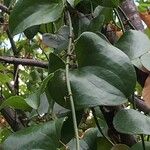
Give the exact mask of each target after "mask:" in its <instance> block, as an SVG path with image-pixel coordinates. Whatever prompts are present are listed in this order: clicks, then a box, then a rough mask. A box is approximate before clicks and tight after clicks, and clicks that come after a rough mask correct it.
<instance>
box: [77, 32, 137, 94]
mask: <svg viewBox="0 0 150 150" xmlns="http://www.w3.org/2000/svg"><path fill="white" fill-rule="evenodd" d="M75 51H76V55H77V60H78V65H79V67H85V66H98V67H102V68H104V69H106V70H108V71H109V72H112V73H114V74H115V75H116V82H122V84H124V86H122V87H120V88H121V89H122V90H123V89H124V94H125V93H126V94H125V95H127V96H129V95H130V94H131V92H133V89H134V87H135V80H136V78H135V71H134V68H133V66H132V64H131V62H130V60H129V58H128V57H127V56H126V55H125V54H124V53H123V52H122V51H121V50H119V49H118V48H116V47H114V46H113V45H111V44H110V43H108V42H107V41H106V40H104V39H103V38H101V37H99V36H98V35H97V34H94V33H92V32H84V33H83V34H82V35H81V36H80V38H79V39H78V41H77V44H76V48H75ZM108 74H109V73H108ZM110 76H111V75H110ZM117 79H118V80H121V81H118V80H117ZM131 81H133V82H131ZM114 82H115V81H114ZM127 83H128V84H127ZM118 88H119V87H118ZM120 88H119V89H120ZM125 91H126V92H125Z"/></svg>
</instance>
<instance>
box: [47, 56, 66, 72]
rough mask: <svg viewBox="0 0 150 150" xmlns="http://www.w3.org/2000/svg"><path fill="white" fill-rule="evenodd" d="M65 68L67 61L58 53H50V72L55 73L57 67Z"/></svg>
mask: <svg viewBox="0 0 150 150" xmlns="http://www.w3.org/2000/svg"><path fill="white" fill-rule="evenodd" d="M60 68H62V69H63V68H65V63H64V62H63V60H62V59H61V58H59V57H58V56H57V55H55V54H53V53H50V55H49V65H48V70H49V71H48V72H49V73H53V72H55V71H56V70H57V69H60Z"/></svg>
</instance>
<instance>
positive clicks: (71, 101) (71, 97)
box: [66, 11, 80, 150]
mask: <svg viewBox="0 0 150 150" xmlns="http://www.w3.org/2000/svg"><path fill="white" fill-rule="evenodd" d="M67 15H68V21H69V44H68V50H67V58H66V82H67V89H68V96H69V99H70V104H71V110H72V118H73V125H74V132H75V138H76V150H80V144H79V135H78V127H77V119H76V112H75V106H74V101H73V96H72V91H71V84H70V80H69V63H70V54H71V49H72V37H73V33H72V21H71V16H70V13H69V11H67Z"/></svg>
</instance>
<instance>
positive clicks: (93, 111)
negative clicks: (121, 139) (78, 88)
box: [91, 108, 115, 146]
mask: <svg viewBox="0 0 150 150" xmlns="http://www.w3.org/2000/svg"><path fill="white" fill-rule="evenodd" d="M91 110H92V114H93V117H94V120H95V123H96V125H97V128H98V130H99V132H100V133H101V134H102V136H103V137H104V138H105V139H106V140H107V141H109V142H110V143H111V144H112V145H113V146H114V145H115V144H114V143H113V142H112V141H111V140H110V139H109V138H108V137H106V136H105V135H104V133H103V131H102V129H101V127H100V125H99V123H98V120H97V117H96V113H95V109H94V108H91Z"/></svg>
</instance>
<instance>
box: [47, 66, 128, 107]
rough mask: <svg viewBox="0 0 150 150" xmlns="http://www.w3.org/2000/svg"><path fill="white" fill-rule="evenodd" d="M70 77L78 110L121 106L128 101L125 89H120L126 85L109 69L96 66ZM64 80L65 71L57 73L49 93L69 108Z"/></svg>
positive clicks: (86, 68)
mask: <svg viewBox="0 0 150 150" xmlns="http://www.w3.org/2000/svg"><path fill="white" fill-rule="evenodd" d="M69 76H70V82H71V87H72V92H73V98H74V103H75V106H76V108H78V109H82V108H87V107H94V106H97V105H120V104H123V103H125V102H126V101H127V98H126V96H125V94H124V93H123V92H124V91H123V90H124V89H121V88H120V87H122V88H124V86H125V85H123V83H122V81H121V80H118V79H117V78H118V77H117V76H116V75H115V74H114V73H112V72H110V71H108V70H107V69H104V68H101V67H94V66H93V67H90V66H89V67H83V68H81V69H79V70H75V71H71V72H70V74H69ZM64 79H65V71H63V70H58V71H56V72H55V73H54V77H53V78H52V79H51V80H50V82H49V84H48V85H49V92H50V94H51V96H52V98H53V99H54V100H55V101H56V102H57V103H58V104H60V105H62V106H63V107H66V108H69V106H70V103H69V100H68V99H67V97H66V99H65V96H67V89H66V84H65V80H64ZM56 83H57V84H56ZM119 88H120V90H119ZM58 91H59V94H58ZM128 94H129V93H128ZM91 99H92V101H91Z"/></svg>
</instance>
